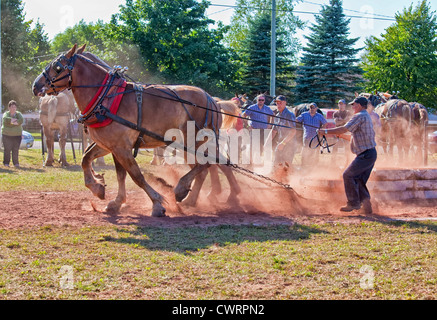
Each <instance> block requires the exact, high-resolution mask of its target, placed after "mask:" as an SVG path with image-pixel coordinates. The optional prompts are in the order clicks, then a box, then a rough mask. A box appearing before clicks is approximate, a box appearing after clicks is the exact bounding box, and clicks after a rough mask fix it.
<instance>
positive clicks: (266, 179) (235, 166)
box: [227, 163, 297, 194]
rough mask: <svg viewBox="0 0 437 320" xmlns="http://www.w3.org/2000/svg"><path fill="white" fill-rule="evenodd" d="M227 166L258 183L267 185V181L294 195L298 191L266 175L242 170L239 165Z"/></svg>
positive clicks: (230, 164)
mask: <svg viewBox="0 0 437 320" xmlns="http://www.w3.org/2000/svg"><path fill="white" fill-rule="evenodd" d="M227 165H228V166H230V167H231V168H233V169H234V170H236V171H238V172H239V173H240V174H242V175H244V176H246V177H249V178H251V179H253V180H255V181H258V182H261V183H264V184H267V183H266V181H267V182H270V183H273V184H276V185H279V186H280V187H282V188H284V189H287V190H291V191H293V192H294V193H296V191H295V190H294V189H293V188H292V187H291V186H290V185H289V184H285V183H282V182H280V181H277V180H274V179H272V178H270V177H267V176H265V175H262V174H259V173H256V172H254V171H251V170H249V169H246V168H242V167H240V166H239V165H236V164H232V163H229V164H227ZM255 177H257V178H261V179H262V180H261V179H257V178H255ZM296 194H297V193H296Z"/></svg>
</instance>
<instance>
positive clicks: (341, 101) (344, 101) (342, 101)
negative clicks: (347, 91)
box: [338, 99, 346, 104]
mask: <svg viewBox="0 0 437 320" xmlns="http://www.w3.org/2000/svg"><path fill="white" fill-rule="evenodd" d="M338 103H344V104H346V100H344V99H340V100H338Z"/></svg>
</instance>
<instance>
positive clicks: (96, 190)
mask: <svg viewBox="0 0 437 320" xmlns="http://www.w3.org/2000/svg"><path fill="white" fill-rule="evenodd" d="M86 187H87V188H89V189H90V190H91V192H92V193H93V195H94V196H96V197H97V198H99V199H100V200H105V185H103V184H99V183H95V184H93V185H91V186H90V185H86Z"/></svg>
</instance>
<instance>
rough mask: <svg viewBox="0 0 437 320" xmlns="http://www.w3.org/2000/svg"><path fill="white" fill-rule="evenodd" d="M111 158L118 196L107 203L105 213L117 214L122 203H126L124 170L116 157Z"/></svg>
mask: <svg viewBox="0 0 437 320" xmlns="http://www.w3.org/2000/svg"><path fill="white" fill-rule="evenodd" d="M112 158H113V159H114V163H115V170H116V172H117V181H118V194H117V197H116V198H115V199H114V200H112V201H110V202H109V203H108V205H107V207H106V209H105V211H106V212H118V211H120V208H121V206H122V205H123V203H126V170H125V169H124V168H123V166H122V165H121V164H120V162H118V160H117V158H116V157H114V156H112Z"/></svg>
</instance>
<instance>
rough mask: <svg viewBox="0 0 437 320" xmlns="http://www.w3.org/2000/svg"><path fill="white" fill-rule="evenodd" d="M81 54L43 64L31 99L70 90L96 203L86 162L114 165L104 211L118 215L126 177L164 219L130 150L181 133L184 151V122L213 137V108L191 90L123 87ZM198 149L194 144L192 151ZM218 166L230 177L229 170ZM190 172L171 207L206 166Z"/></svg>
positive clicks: (95, 182)
mask: <svg viewBox="0 0 437 320" xmlns="http://www.w3.org/2000/svg"><path fill="white" fill-rule="evenodd" d="M84 49H85V46H82V47H81V48H79V49H78V50H77V45H74V46H73V47H72V48H71V49H70V50H69V51H68V52H66V53H63V54H61V55H59V56H58V57H57V58H55V59H54V60H53V61H52V62H51V63H49V64H48V65H47V66H46V68H45V69H44V71H43V72H42V73H41V74H40V75H39V76H38V77H37V78H36V79H35V81H34V83H33V93H34V94H35V95H44V94H47V95H56V94H58V93H59V92H61V91H63V90H66V89H71V90H72V92H73V95H74V98H75V100H76V103H77V105H78V108H79V110H80V111H81V113H82V117H83V120H84V121H88V122H86V123H87V125H88V130H89V133H90V136H91V138H92V139H93V141H95V144H93V145H91V146H89V147H88V149H87V150H86V152H85V154H84V155H83V159H82V169H83V171H84V178H85V185H86V186H87V187H88V188H89V189H90V190H91V191H92V192H93V194H94V195H96V196H98V197H99V198H101V199H104V195H105V185H104V181H103V178H102V177H101V176H99V175H96V174H95V172H94V171H93V169H92V167H91V161H92V160H94V159H95V158H97V157H99V156H102V155H105V154H108V153H111V154H112V156H113V159H114V163H115V168H116V173H117V180H118V193H117V196H116V198H115V199H114V200H112V201H111V202H110V203H109V204H108V207H107V211H118V210H119V209H120V208H121V205H122V204H123V203H125V202H126V189H125V180H126V175H127V174H129V175H130V177H131V178H132V180H133V181H134V182H135V183H136V184H137V185H138V186H139V187H140V188H142V189H143V190H144V191H145V192H146V193H147V194H148V196H149V197H150V199H151V201H152V203H153V209H152V213H151V215H152V216H154V217H162V216H165V211H166V209H165V207H164V204H165V199H164V198H163V196H162V195H161V194H159V193H158V192H157V191H156V190H154V189H153V188H152V187H151V186H150V185H149V184H148V183H147V181H146V179H145V178H144V176H143V174H142V173H141V170H140V168H139V166H138V163H137V162H136V160H135V157H134V155H133V154H132V149H134V148H135V149H136V150H137V148H156V147H160V146H164V145H166V144H169V143H166V142H165V141H164V139H163V137H164V135H165V133H166V132H167V130H170V129H179V130H180V132H182V134H183V136H184V143H185V144H184V146H186V142H187V127H188V122H189V121H194V122H195V124H196V128H195V131H196V133H197V131H198V130H199V128H208V129H210V130H212V131H213V132H214V133H216V134H218V130H219V128H220V127H221V124H222V117H221V114H220V110H219V107H218V106H217V103H216V102H215V101H214V99H212V97H211V96H210V95H209V94H208V93H206V92H205V91H204V90H202V89H200V88H197V87H193V86H185V85H180V86H161V85H148V86H144V85H141V86H139V85H136V84H134V83H131V82H126V81H125V80H124V79H123V78H122V77H120V76H119V74H118V73H112V72H109V73H108V71H107V70H106V69H105V68H103V67H102V66H100V65H99V64H98V63H96V62H94V61H93V60H91V59H89V58H87V57H86V56H84V55H82V53H83V51H84ZM115 102H116V103H115ZM117 104H118V108H117ZM114 106H115V107H114ZM199 106H202V108H200V107H199ZM113 107H114V108H115V109H117V110H115V109H112V108H113ZM91 124H92V125H91ZM103 124H104V125H103ZM170 143H171V142H170ZM202 143H203V142H195V145H194V147H195V148H197V147H198V146H199V145H201V144H202ZM185 151H187V150H186V149H185ZM185 158H186V159H187V152H185ZM222 166H223V167H226V169H225V170H227V172H230V174H231V175H233V173H232V171H231V170H232V169H231V168H230V167H227V166H225V165H222ZM190 167H191V170H190V171H189V172H188V173H187V174H186V175H185V176H183V177H182V178H181V179H180V180H179V182H178V184H177V186H176V187H175V189H174V191H175V197H176V200H177V201H182V200H183V199H184V198H185V197H186V196H187V195H188V193H189V192H190V188H191V184H192V182H193V181H194V187H193V190H196V189H197V188H198V186H199V185H200V186H201V185H202V183H203V180H204V179H205V177H206V174H207V171H206V170H205V169H206V168H208V167H209V164H208V163H206V164H200V163H198V162H196V163H195V164H191V165H190ZM231 181H236V180H235V179H233V180H231ZM232 188H233V186H231V190H232Z"/></svg>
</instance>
